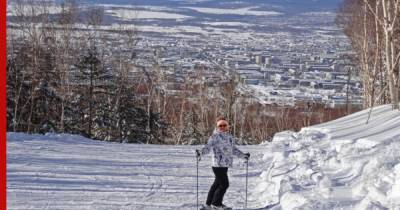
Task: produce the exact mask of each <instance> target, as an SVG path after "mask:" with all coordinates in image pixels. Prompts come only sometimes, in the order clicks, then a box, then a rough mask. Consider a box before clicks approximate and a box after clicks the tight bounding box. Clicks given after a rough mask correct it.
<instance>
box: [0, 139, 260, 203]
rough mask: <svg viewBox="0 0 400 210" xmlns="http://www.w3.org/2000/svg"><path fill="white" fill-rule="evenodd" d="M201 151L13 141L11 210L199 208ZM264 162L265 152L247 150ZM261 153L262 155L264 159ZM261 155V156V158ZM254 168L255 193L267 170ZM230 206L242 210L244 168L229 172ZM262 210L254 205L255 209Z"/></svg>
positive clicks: (208, 179) (204, 185) (203, 174)
mask: <svg viewBox="0 0 400 210" xmlns="http://www.w3.org/2000/svg"><path fill="white" fill-rule="evenodd" d="M195 148H196V147H194V146H160V145H139V144H136V145H135V144H118V143H108V142H100V141H93V140H90V139H86V138H83V137H81V136H75V135H67V134H47V135H44V136H43V135H28V134H22V133H8V134H7V194H8V197H7V201H8V207H9V209H21V210H28V209H40V210H44V209H48V210H60V209H65V210H82V209H85V210H169V209H171V210H177V209H178V210H179V209H181V210H187V209H196V159H195V156H194V149H195ZM241 149H242V150H243V151H249V152H251V153H252V154H254V158H255V159H261V158H262V153H261V151H260V149H262V148H260V147H259V146H247V147H241ZM257 151H258V152H257ZM257 154H258V155H257ZM210 159H211V158H210V156H206V157H205V158H204V159H203V160H202V161H201V162H200V168H199V197H200V200H199V201H200V204H202V203H204V202H205V199H206V196H207V191H208V188H209V187H210V186H211V184H212V182H213V174H212V171H211V167H210V163H211V160H210ZM254 164H255V163H253V162H250V165H249V175H250V178H249V184H250V187H251V188H254V186H252V185H253V184H255V180H256V179H258V177H259V175H260V171H259V170H258V168H256V167H254ZM229 178H230V181H231V185H230V188H229V189H228V193H227V195H226V197H225V200H226V202H225V203H226V204H228V205H232V206H238V207H243V205H244V197H245V180H246V179H245V167H244V164H243V162H242V161H240V160H235V162H234V168H233V169H231V170H230V171H229ZM250 205H252V206H257V205H258V204H257V203H250V202H249V206H250Z"/></svg>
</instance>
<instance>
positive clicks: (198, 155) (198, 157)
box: [196, 149, 201, 161]
mask: <svg viewBox="0 0 400 210" xmlns="http://www.w3.org/2000/svg"><path fill="white" fill-rule="evenodd" d="M200 156H201V153H200V150H198V149H196V157H197V160H199V161H200Z"/></svg>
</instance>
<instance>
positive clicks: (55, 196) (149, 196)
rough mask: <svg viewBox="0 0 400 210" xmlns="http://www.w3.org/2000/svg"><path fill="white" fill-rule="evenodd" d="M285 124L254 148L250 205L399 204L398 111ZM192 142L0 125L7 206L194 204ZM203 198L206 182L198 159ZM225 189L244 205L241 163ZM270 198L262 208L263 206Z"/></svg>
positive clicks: (205, 164)
mask: <svg viewBox="0 0 400 210" xmlns="http://www.w3.org/2000/svg"><path fill="white" fill-rule="evenodd" d="M368 111H369V110H365V111H362V112H359V113H355V114H353V115H349V116H347V117H344V118H341V119H338V120H335V121H332V122H328V123H324V124H320V125H316V126H312V127H308V128H303V129H302V130H301V131H300V132H298V133H293V132H282V133H279V134H277V135H276V136H275V137H274V141H273V142H271V143H265V144H262V145H255V146H245V147H240V148H241V149H242V150H243V151H249V152H251V154H252V156H251V161H250V164H249V201H248V206H249V207H251V208H256V209H257V208H258V209H274V210H278V209H284V210H288V209H289V210H290V209H307V210H308V209H315V210H320V209H337V210H339V209H348V210H353V209H356V210H365V209H393V210H397V209H400V112H399V111H393V110H391V107H390V106H380V107H377V108H375V109H374V110H373V112H372V115H371V118H370V120H369V123H368V124H366V121H367V118H368ZM195 148H197V147H196V146H159V145H132V144H116V143H107V142H99V141H93V140H89V139H86V138H83V137H80V136H75V135H67V134H47V135H44V136H43V135H28V134H21V133H8V134H7V158H8V160H7V193H8V198H7V199H8V205H9V208H10V209H144V210H147V209H150V210H151V209H162V210H164V209H174V210H175V209H182V210H186V209H196V162H195V158H194V156H193V151H194V149H195ZM199 172H200V176H199V178H200V185H199V192H200V194H199V195H200V203H204V201H205V198H206V194H207V191H208V188H209V187H210V185H211V183H212V181H213V174H212V172H211V170H210V157H209V156H208V157H206V158H205V159H204V160H202V161H201V162H200V170H199ZM229 179H230V181H231V184H230V188H229V189H228V192H227V195H226V197H225V203H226V204H227V205H230V206H236V207H239V208H240V207H242V206H243V204H244V196H245V167H244V165H243V162H241V161H237V160H236V163H235V166H234V168H233V169H230V170H229ZM266 207H269V208H266Z"/></svg>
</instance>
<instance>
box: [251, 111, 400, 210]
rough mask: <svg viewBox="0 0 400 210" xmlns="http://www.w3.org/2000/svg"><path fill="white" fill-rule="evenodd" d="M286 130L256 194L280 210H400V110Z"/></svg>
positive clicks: (269, 155) (271, 148)
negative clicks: (292, 130)
mask: <svg viewBox="0 0 400 210" xmlns="http://www.w3.org/2000/svg"><path fill="white" fill-rule="evenodd" d="M368 112H369V109H368V110H364V111H361V112H358V113H355V114H352V115H349V116H346V117H343V118H340V119H337V120H334V121H331V122H328V123H324V124H320V125H316V126H311V127H307V128H303V129H302V130H301V131H300V132H298V133H294V132H288V131H286V132H282V133H278V134H277V135H275V137H274V139H273V142H272V143H270V144H269V145H265V147H266V148H265V154H264V157H263V161H264V163H265V164H266V165H267V166H268V167H265V168H266V169H265V170H263V172H262V174H261V176H260V180H259V185H258V187H257V188H256V189H255V192H254V194H253V196H255V197H257V196H258V197H259V202H260V203H262V202H263V203H264V205H265V206H274V207H276V208H277V209H280V208H282V209H285V210H286V209H349V210H350V209H356V210H358V209H359V210H365V209H387V208H389V209H400V181H399V180H400V153H399V151H400V129H399V128H400V112H399V111H396V110H395V111H393V110H392V109H391V106H388V105H386V106H380V107H377V108H374V110H373V112H372V115H371V118H370V120H369V123H368V124H366V121H367V119H368Z"/></svg>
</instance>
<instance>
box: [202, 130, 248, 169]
mask: <svg viewBox="0 0 400 210" xmlns="http://www.w3.org/2000/svg"><path fill="white" fill-rule="evenodd" d="M211 149H212V151H213V153H212V167H228V168H230V167H232V165H233V155H235V156H237V157H239V158H245V157H246V155H245V154H244V153H243V152H242V151H240V150H239V149H238V148H237V147H236V146H235V139H234V138H233V136H232V135H231V134H229V133H227V132H220V131H217V130H216V131H214V133H213V134H212V135H211V136H210V138H209V139H208V143H207V144H206V145H205V146H204V147H203V148H202V149H201V155H206V154H208V153H210V151H211Z"/></svg>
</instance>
